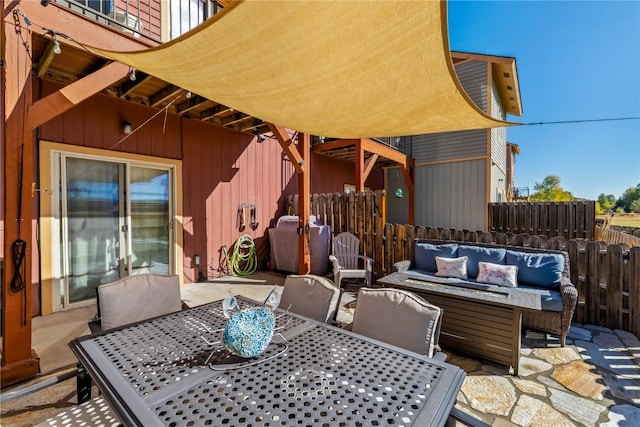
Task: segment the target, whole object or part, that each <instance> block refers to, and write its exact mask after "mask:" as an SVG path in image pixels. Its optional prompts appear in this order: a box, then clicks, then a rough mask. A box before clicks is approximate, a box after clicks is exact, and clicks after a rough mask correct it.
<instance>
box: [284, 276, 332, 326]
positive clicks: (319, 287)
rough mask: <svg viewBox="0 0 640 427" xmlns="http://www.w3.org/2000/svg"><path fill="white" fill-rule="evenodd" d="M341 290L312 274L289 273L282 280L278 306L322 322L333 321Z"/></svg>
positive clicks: (328, 281) (327, 280)
mask: <svg viewBox="0 0 640 427" xmlns="http://www.w3.org/2000/svg"><path fill="white" fill-rule="evenodd" d="M341 296H342V290H341V289H340V288H338V287H337V286H336V285H334V284H333V282H331V280H329V279H327V278H325V277H321V276H316V275H313V274H303V275H295V274H294V275H291V276H287V278H286V279H285V281H284V290H283V291H282V297H281V298H280V308H282V309H284V310H286V309H287V308H289V307H290V308H289V310H290V311H291V312H293V313H296V314H299V315H301V316H305V317H309V318H311V319H314V320H317V321H319V322H324V323H334V322H335V321H336V318H337V315H338V307H339V305H340V297H341Z"/></svg>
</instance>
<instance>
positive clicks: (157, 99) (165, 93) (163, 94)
mask: <svg viewBox="0 0 640 427" xmlns="http://www.w3.org/2000/svg"><path fill="white" fill-rule="evenodd" d="M183 90H184V89H182V88H181V87H178V86H176V85H169V86H167V87H165V88H164V89H161V90H159V91H158V92H156V93H154V94H153V95H151V96H150V97H149V105H150V106H152V107H157V106H159V105H160V104H162V103H163V102H167V101H168V100H169V99H171V100H173V99H174V98H176V97H177V96H178V94H179V93H180V92H182V91H183Z"/></svg>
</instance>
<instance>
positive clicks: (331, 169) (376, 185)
mask: <svg viewBox="0 0 640 427" xmlns="http://www.w3.org/2000/svg"><path fill="white" fill-rule="evenodd" d="M355 173H356V165H355V163H351V162H347V161H344V160H337V159H335V158H333V157H330V156H326V155H324V154H319V153H312V154H311V193H312V194H313V193H335V192H338V193H342V192H343V191H344V185H345V184H351V185H355V183H356V178H355ZM364 185H365V187H369V188H370V189H371V190H382V189H384V171H383V170H382V169H377V170H373V171H371V173H370V174H369V177H368V178H367V180H366V181H365V184H364Z"/></svg>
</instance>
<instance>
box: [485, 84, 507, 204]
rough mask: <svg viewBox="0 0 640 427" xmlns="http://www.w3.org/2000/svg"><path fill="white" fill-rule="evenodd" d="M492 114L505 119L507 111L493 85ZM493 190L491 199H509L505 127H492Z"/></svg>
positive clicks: (499, 200)
mask: <svg viewBox="0 0 640 427" xmlns="http://www.w3.org/2000/svg"><path fill="white" fill-rule="evenodd" d="M491 116H492V117H495V118H497V119H500V120H504V118H505V113H504V109H503V108H502V105H501V103H500V98H499V95H498V90H497V88H496V86H495V85H492V90H491ZM490 185H491V187H490V188H491V189H492V190H491V191H490V193H489V201H490V202H491V203H495V202H506V201H507V185H508V182H507V129H506V128H505V127H499V128H491V184H490Z"/></svg>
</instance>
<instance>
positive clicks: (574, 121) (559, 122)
mask: <svg viewBox="0 0 640 427" xmlns="http://www.w3.org/2000/svg"><path fill="white" fill-rule="evenodd" d="M623 120H640V116H637V117H612V118H607V119H584V120H559V121H556V122H530V123H522V126H539V125H563V124H571V123H594V122H616V121H623Z"/></svg>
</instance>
